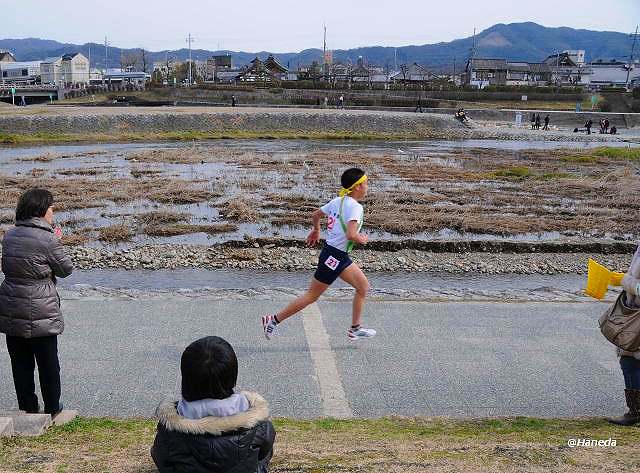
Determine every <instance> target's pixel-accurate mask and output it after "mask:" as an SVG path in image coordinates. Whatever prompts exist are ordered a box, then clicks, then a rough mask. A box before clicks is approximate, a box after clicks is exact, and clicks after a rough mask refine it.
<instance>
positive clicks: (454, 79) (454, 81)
mask: <svg viewBox="0 0 640 473" xmlns="http://www.w3.org/2000/svg"><path fill="white" fill-rule="evenodd" d="M455 83H456V57H455V56H453V84H454V85H455Z"/></svg>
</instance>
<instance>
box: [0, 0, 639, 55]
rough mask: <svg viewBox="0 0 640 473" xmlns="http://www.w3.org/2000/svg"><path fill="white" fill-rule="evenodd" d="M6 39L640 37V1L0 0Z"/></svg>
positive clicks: (315, 41)
mask: <svg viewBox="0 0 640 473" xmlns="http://www.w3.org/2000/svg"><path fill="white" fill-rule="evenodd" d="M0 7H1V8H0V10H1V11H2V14H1V15H0V16H1V18H2V21H1V22H0V38H28V37H36V38H43V39H53V40H56V41H60V42H68V43H75V44H83V43H87V42H90V41H93V42H96V43H101V42H103V41H104V37H105V36H107V37H108V39H109V43H110V44H111V45H113V46H119V47H145V48H147V49H150V50H153V51H158V50H163V49H179V48H182V47H186V45H187V43H186V37H187V35H188V33H191V34H192V35H193V37H194V38H195V41H194V43H193V48H198V49H210V50H215V49H218V48H220V49H229V50H234V51H238V50H242V51H251V52H256V51H260V50H269V51H274V52H295V51H300V50H302V49H307V48H313V47H317V48H321V47H322V25H323V23H326V25H327V36H328V41H327V43H328V46H329V48H330V49H347V48H353V47H357V46H373V45H384V46H404V45H409V44H429V43H436V42H440V41H451V40H453V39H457V38H464V37H467V36H471V35H472V34H473V29H474V28H477V30H478V32H479V31H481V30H483V29H485V28H488V27H490V26H492V25H494V24H496V23H513V22H522V21H534V22H536V23H539V24H542V25H544V26H553V27H555V26H569V27H572V28H584V29H593V30H599V31H621V32H625V33H629V32H632V31H633V30H634V29H635V27H636V24H637V23H640V0H521V1H517V0H449V1H442V0H437V1H432V0H399V1H388V0H385V1H379V0H368V1H362V0H351V1H348V0H324V1H323V0H315V1H313V0H312V1H305V0H295V1H294V0H237V1H234V0H230V1H223V0H210V1H203V0H187V1H176V0H172V1H168V0H153V1H150V0H127V1H124V0H101V1H93V0H56V1H53V2H43V1H42V0H0Z"/></svg>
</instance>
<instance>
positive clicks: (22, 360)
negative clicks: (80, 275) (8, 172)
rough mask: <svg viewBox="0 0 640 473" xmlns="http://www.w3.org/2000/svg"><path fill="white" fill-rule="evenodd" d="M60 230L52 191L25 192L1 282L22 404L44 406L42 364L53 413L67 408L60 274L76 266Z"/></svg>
mask: <svg viewBox="0 0 640 473" xmlns="http://www.w3.org/2000/svg"><path fill="white" fill-rule="evenodd" d="M59 235H60V233H59V231H58V230H54V227H53V195H51V192H49V191H48V190H45V189H30V190H28V191H26V192H25V193H24V194H22V196H21V197H20V199H19V200H18V205H17V207H16V222H15V226H14V227H12V228H11V229H9V230H7V233H5V235H4V239H3V240H2V272H3V273H4V281H3V282H2V285H0V333H4V334H6V338H7V350H8V352H9V358H11V371H12V374H13V383H14V385H15V388H16V397H17V398H18V409H20V410H21V411H26V412H27V413H30V414H37V413H38V412H40V406H39V405H38V396H37V395H36V393H35V384H34V380H33V376H34V371H35V368H36V364H37V365H38V376H39V379H40V390H41V391H42V398H43V401H44V412H45V414H51V416H52V417H55V416H56V415H57V414H58V413H59V412H60V411H62V403H60V363H59V361H58V335H60V334H62V332H63V330H64V319H63V317H62V311H61V309H60V297H59V296H58V291H57V290H56V278H66V277H67V276H69V275H70V274H71V272H72V271H73V264H72V262H71V259H70V258H69V257H68V256H67V255H66V254H65V252H64V248H63V246H62V243H61V242H60V236H59ZM3 376H5V375H3Z"/></svg>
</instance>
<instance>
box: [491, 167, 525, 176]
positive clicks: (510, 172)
mask: <svg viewBox="0 0 640 473" xmlns="http://www.w3.org/2000/svg"><path fill="white" fill-rule="evenodd" d="M491 175H492V176H493V177H507V178H512V179H527V178H530V177H533V176H534V173H533V171H531V169H529V168H528V167H526V166H513V167H510V168H502V169H498V170H497V171H494V172H492V173H491Z"/></svg>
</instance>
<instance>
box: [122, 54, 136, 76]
mask: <svg viewBox="0 0 640 473" xmlns="http://www.w3.org/2000/svg"><path fill="white" fill-rule="evenodd" d="M139 59H140V58H139V55H138V53H136V52H124V51H123V52H122V53H120V68H121V69H122V70H123V71H126V70H135V69H136V66H137V65H138V62H139Z"/></svg>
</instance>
